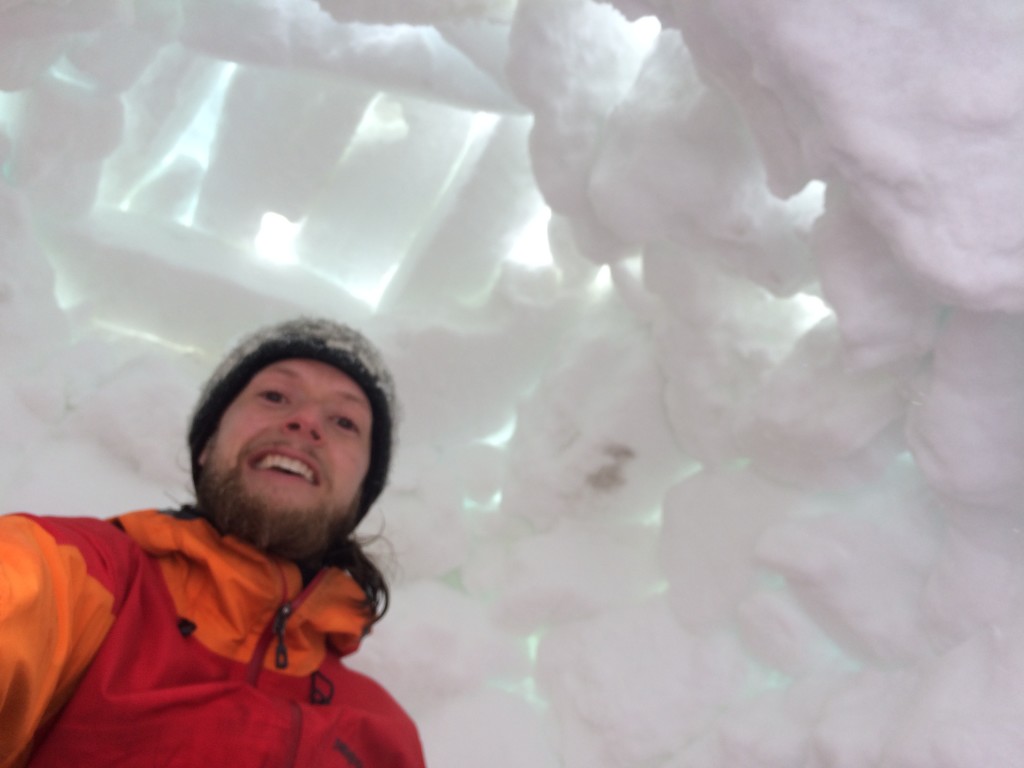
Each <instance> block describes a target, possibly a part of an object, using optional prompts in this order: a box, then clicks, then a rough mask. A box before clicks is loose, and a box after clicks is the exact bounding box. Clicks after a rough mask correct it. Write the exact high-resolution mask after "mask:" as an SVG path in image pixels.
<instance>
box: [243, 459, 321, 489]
mask: <svg viewBox="0 0 1024 768" xmlns="http://www.w3.org/2000/svg"><path fill="white" fill-rule="evenodd" d="M253 466H254V467H255V468H256V469H270V470H274V471H276V472H282V473H284V474H286V475H292V476H294V477H301V478H303V479H304V480H305V481H306V482H308V483H309V484H310V485H316V484H317V481H316V473H315V472H314V471H313V468H312V467H310V466H309V465H308V464H306V463H305V462H303V461H299V460H298V459H294V458H292V457H291V456H282V455H281V454H280V453H268V454H267V455H266V456H264V457H263V458H262V459H260V460H259V461H258V462H256V463H255V464H254V465H253Z"/></svg>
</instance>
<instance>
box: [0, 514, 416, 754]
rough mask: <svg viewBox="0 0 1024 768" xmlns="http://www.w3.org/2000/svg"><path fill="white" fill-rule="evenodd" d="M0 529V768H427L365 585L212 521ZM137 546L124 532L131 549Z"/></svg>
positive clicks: (37, 521) (168, 517)
mask: <svg viewBox="0 0 1024 768" xmlns="http://www.w3.org/2000/svg"><path fill="white" fill-rule="evenodd" d="M115 522H116V525H115V524H113V523H112V522H109V521H100V520H95V519H70V518H32V517H28V516H21V515H13V516H8V517H2V518H0V768H9V767H10V766H18V767H19V768H20V767H21V766H31V767H32V768H50V766H61V768H65V766H68V765H74V766H75V767H76V768H93V766H96V767H98V766H125V767H126V768H127V767H134V766H138V767H139V768H141V767H142V766H145V767H146V768H156V767H157V766H182V767H183V768H185V767H187V768H195V766H201V765H210V766H232V768H247V767H248V766H252V767H253V768H255V767H256V766H324V767H327V766H334V767H336V768H423V765H424V763H423V755H422V751H421V748H420V743H419V738H418V736H417V733H416V728H415V726H414V724H413V723H412V721H411V720H410V719H409V717H408V716H407V715H406V714H405V712H404V711H403V710H402V709H401V707H400V706H399V705H398V704H397V703H396V702H395V701H394V700H393V699H392V698H391V697H390V696H389V695H388V694H387V692H385V691H384V689H383V688H381V687H380V686H379V685H378V684H377V683H375V682H373V681H372V680H370V679H369V678H367V677H365V676H364V675H361V674H359V673H357V672H354V671H352V670H350V669H347V668H346V667H345V666H344V664H343V663H342V662H341V661H340V657H341V656H343V655H345V654H348V653H351V652H352V651H354V650H355V649H356V648H357V647H358V645H359V641H360V639H361V638H362V635H363V633H364V629H365V626H366V622H365V619H364V618H363V615H362V614H361V613H360V611H359V609H358V607H357V603H358V600H359V599H360V598H361V597H362V592H361V590H360V589H359V587H358V586H357V585H356V584H355V583H354V582H353V581H352V579H351V578H350V577H349V576H348V574H346V573H345V572H343V571H341V570H339V569H336V568H328V569H325V570H324V571H321V573H320V574H319V575H318V576H317V577H316V578H315V579H313V581H311V582H310V583H309V585H308V586H306V587H303V585H302V578H301V575H300V573H299V570H298V568H297V567H296V566H295V565H293V564H291V563H288V562H285V561H280V560H275V559H271V558H268V557H267V556H265V555H263V554H261V553H260V552H258V551H256V550H255V549H253V548H252V547H249V546H248V545H246V544H243V543H241V542H239V541H237V540H235V539H233V538H230V537H227V538H222V537H221V536H219V535H218V534H217V533H216V532H215V531H214V529H213V528H212V527H211V526H210V525H209V524H208V523H207V522H206V521H205V520H203V519H200V518H196V517H192V518H185V517H182V516H181V515H173V514H167V513H161V512H157V511H155V510H150V511H146V512H137V513H133V514H130V515H125V516H123V517H121V518H118V519H117V520H116V521H115ZM126 534H127V535H126Z"/></svg>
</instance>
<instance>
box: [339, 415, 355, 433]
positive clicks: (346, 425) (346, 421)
mask: <svg viewBox="0 0 1024 768" xmlns="http://www.w3.org/2000/svg"><path fill="white" fill-rule="evenodd" d="M334 423H335V424H337V425H338V426H339V427H341V428H342V429H347V430H350V431H352V432H358V431H359V425H358V424H356V423H355V422H354V421H352V419H350V418H349V417H348V416H335V417H334Z"/></svg>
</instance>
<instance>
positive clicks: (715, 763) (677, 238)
mask: <svg viewBox="0 0 1024 768" xmlns="http://www.w3.org/2000/svg"><path fill="white" fill-rule="evenodd" d="M0 89H2V90H0V164H2V177H0V354H2V356H3V361H4V364H3V366H2V367H0V394H2V396H3V402H4V403H5V404H6V408H5V412H6V415H5V418H4V425H5V434H6V436H7V439H6V440H5V441H4V445H5V447H4V448H3V461H2V462H0V499H2V502H3V505H2V506H3V508H4V509H6V510H11V511H13V510H20V509H24V510H30V511H32V512H35V513H40V514H57V515H82V514H84V515H94V516H100V517H103V516H109V515H113V514H115V513H118V512H122V511H125V510H128V509H131V508H137V507H146V506H168V505H172V504H178V503H183V502H186V501H188V500H190V498H191V497H190V488H189V481H188V471H187V467H188V457H187V451H186V448H185V439H184V432H185V424H186V420H187V418H188V416H189V413H190V409H191V407H192V404H193V401H194V398H195V397H196V396H197V394H198V387H199V384H200V382H201V381H202V380H203V378H204V377H205V375H206V374H207V373H208V372H209V370H210V369H211V367H212V366H213V364H214V362H215V361H216V360H217V359H218V358H219V356H220V354H221V353H222V352H223V351H224V349H225V348H226V347H227V345H229V344H230V343H231V342H232V341H233V340H235V339H236V338H237V337H238V336H239V335H240V334H242V333H244V332H247V331H248V330H251V329H253V328H255V327H256V326H257V325H259V324H262V323H266V322H270V321H274V320H278V319H282V318H284V317H288V316H291V315H294V314H298V313H313V314H326V315H329V316H331V317H334V318H336V319H340V320H343V321H347V322H350V323H352V324H354V325H356V326H358V327H360V328H362V329H363V330H365V331H366V332H367V333H368V334H369V335H370V336H372V337H373V338H374V339H376V340H377V341H378V342H379V343H380V345H381V346H382V348H383V349H384V350H385V351H386V354H387V356H388V358H389V360H390V361H391V363H392V365H393V367H394V369H395V373H396V377H397V379H398V384H399V388H400V393H401V398H402V401H403V406H404V408H403V421H402V427H401V433H400V439H401V445H400V448H399V453H398V460H397V465H396V467H395V471H394V474H393V477H392V481H391V484H390V486H389V488H388V490H387V491H386V493H385V494H384V496H383V497H382V499H381V501H380V503H379V504H378V506H377V507H376V511H375V513H374V514H373V515H371V516H370V517H369V518H368V520H367V521H366V523H365V532H366V533H367V534H373V533H378V532H382V533H383V537H384V540H385V541H386V543H381V544H379V545H377V551H378V552H379V554H380V555H381V557H382V558H383V559H384V560H385V561H386V562H387V563H388V568H389V572H391V573H392V574H393V580H394V584H395V590H394V602H393V608H392V612H391V614H390V615H389V617H388V618H387V619H386V620H385V621H384V622H383V623H382V624H381V625H380V626H379V627H378V629H377V630H376V631H375V632H374V633H373V635H372V636H371V637H370V638H369V639H368V640H367V641H366V643H365V644H364V647H363V649H362V650H361V651H360V652H359V653H358V654H357V655H356V656H355V657H353V659H352V661H351V663H352V664H353V665H354V666H356V667H358V668H360V669H363V670H365V671H368V672H369V673H370V674H372V675H374V676H376V677H378V678H379V679H381V680H382V681H383V682H384V683H385V684H386V685H387V686H388V687H389V688H390V689H391V690H392V691H393V692H394V693H395V695H396V696H397V697H398V698H399V699H400V700H401V701H402V702H403V703H405V704H406V706H407V707H408V708H409V709H410V711H411V712H412V713H413V715H414V717H415V718H416V720H417V722H418V723H419V725H420V728H421V730H422V735H423V738H424V743H425V747H426V751H427V757H428V761H429V762H430V764H431V765H432V766H435V767H437V768H445V767H451V768H476V767H478V766H487V768H521V767H522V766H532V767H533V768H555V767H558V766H561V767H563V768H684V767H686V768H713V767H714V768H750V767H752V766H758V767H759V768H761V767H763V768H797V767H807V768H826V767H827V768H863V767H864V766H868V765H876V766H886V767H889V766H893V767H895V766H898V767H899V768H992V766H1009V765H1015V764H1017V763H1019V761H1020V755H1021V754H1024V731H1022V729H1021V726H1020V723H1021V722H1024V699H1022V697H1021V696H1020V691H1021V690H1024V556H1022V555H1024V552H1022V539H1024V534H1022V532H1021V530H1022V526H1024V511H1022V510H1021V509H1020V508H1019V506H1020V500H1021V499H1022V498H1024V216H1021V211H1022V210H1024V184H1022V183H1021V179H1022V178H1024V153H1022V152H1021V151H1020V150H1021V147H1022V146H1024V110H1022V108H1021V104H1022V103H1024V6H1022V5H1021V4H1020V2H1019V0H977V1H976V2H972V3H966V2H951V1H945V0H938V1H936V0H929V1H926V0H902V1H901V2H898V3H897V2H892V0H861V2H857V3H821V2H817V1H815V0H789V2H784V3H783V2H763V0H613V1H612V2H596V1H595V0H519V2H516V1H515V0H417V1H416V2H412V1H411V0H387V1H385V0H360V1H359V2H353V1H352V0H320V1H319V2H317V1H316V0H290V2H287V3H282V2H272V0H245V1H244V2H243V1H242V0H171V1H170V2H167V1H166V0H75V2H54V1H53V0H6V1H4V2H0Z"/></svg>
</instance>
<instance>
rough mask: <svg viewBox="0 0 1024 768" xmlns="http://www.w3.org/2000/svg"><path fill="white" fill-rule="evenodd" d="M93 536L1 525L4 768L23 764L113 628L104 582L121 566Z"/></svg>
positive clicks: (4, 521) (37, 524)
mask: <svg viewBox="0 0 1024 768" xmlns="http://www.w3.org/2000/svg"><path fill="white" fill-rule="evenodd" d="M91 522H93V521H91ZM94 522H95V523H96V524H100V525H109V524H101V523H99V521H94ZM89 528H90V526H86V527H85V529H84V531H79V530H77V529H76V528H75V526H74V525H72V526H70V528H69V529H67V530H65V527H64V526H63V525H62V523H61V521H53V524H52V525H50V524H48V521H42V520H38V519H34V518H31V517H26V516H21V515H8V516H3V517H0V768H9V766H17V765H21V764H22V763H23V761H24V759H25V758H26V756H27V754H28V752H29V750H30V749H31V745H32V740H33V737H34V736H35V734H36V732H37V731H38V729H39V728H40V727H41V726H43V725H44V724H45V723H46V722H47V721H48V720H49V719H50V718H51V717H52V716H53V715H54V714H55V713H56V712H57V711H59V709H60V708H61V707H62V706H63V705H64V703H65V702H66V701H67V699H68V697H69V696H70V695H71V693H72V692H73V691H74V688H75V685H76V683H77V682H78V680H79V679H80V677H81V675H82V673H83V672H84V671H85V668H86V667H87V666H88V664H89V662H90V660H91V659H92V657H93V656H94V655H95V653H96V651H97V649H98V648H99V646H100V644H101V643H102V642H103V638H104V637H105V636H106V633H107V631H108V630H109V629H110V626H111V624H112V623H113V611H114V600H115V598H114V595H113V591H112V589H111V588H110V585H109V584H104V583H102V582H103V581H107V580H108V579H107V578H104V577H105V576H106V575H108V574H109V573H110V567H111V566H112V565H115V564H116V561H117V560H118V559H119V558H117V557H114V558H109V557H105V554H106V553H104V552H103V551H102V548H97V546H96V545H97V541H98V540H102V538H103V537H99V539H98V538H97V537H94V536H91V535H89ZM87 563H88V565H89V566H91V567H87ZM97 566H98V567H97ZM97 572H99V574H100V575H99V577H97V575H96V574H97Z"/></svg>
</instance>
